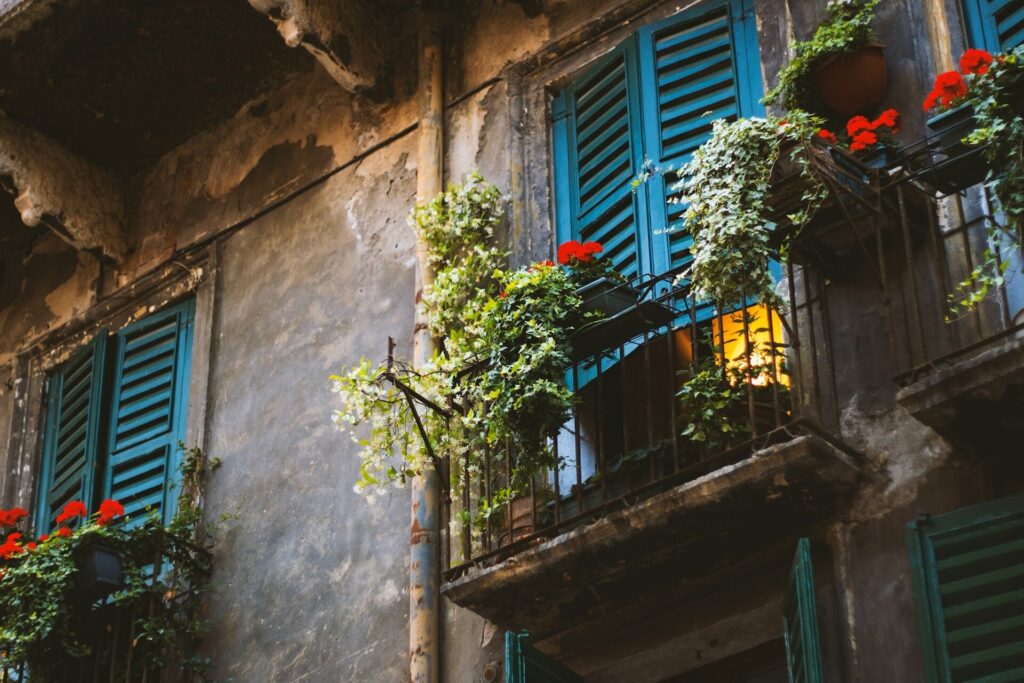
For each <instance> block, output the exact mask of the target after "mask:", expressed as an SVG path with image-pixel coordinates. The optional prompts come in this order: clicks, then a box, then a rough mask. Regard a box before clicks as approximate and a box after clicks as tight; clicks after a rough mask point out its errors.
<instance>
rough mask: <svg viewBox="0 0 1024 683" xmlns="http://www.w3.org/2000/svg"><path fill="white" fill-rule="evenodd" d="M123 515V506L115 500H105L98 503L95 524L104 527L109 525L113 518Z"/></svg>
mask: <svg viewBox="0 0 1024 683" xmlns="http://www.w3.org/2000/svg"><path fill="white" fill-rule="evenodd" d="M123 514H124V505H121V504H120V503H119V502H117V501H116V500H111V499H109V498H108V499H107V500H105V501H103V502H102V503H100V509H99V512H97V513H96V523H97V524H99V525H100V526H106V525H108V524H110V523H111V522H112V521H113V520H114V518H115V517H120V516H121V515H123Z"/></svg>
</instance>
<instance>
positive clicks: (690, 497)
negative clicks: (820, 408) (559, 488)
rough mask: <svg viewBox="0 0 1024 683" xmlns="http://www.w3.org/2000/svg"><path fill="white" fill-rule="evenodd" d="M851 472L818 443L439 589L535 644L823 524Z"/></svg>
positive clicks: (768, 455)
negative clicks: (526, 632) (525, 631)
mask: <svg viewBox="0 0 1024 683" xmlns="http://www.w3.org/2000/svg"><path fill="white" fill-rule="evenodd" d="M859 476H860V468H859V466H858V464H857V463H856V462H855V461H854V460H853V459H852V458H851V457H850V456H849V455H847V454H845V453H843V452H841V451H840V450H838V449H836V448H835V447H833V446H832V445H830V444H829V443H827V442H826V441H824V440H823V439H821V438H819V437H816V436H797V437H795V438H794V439H792V440H790V441H787V442H785V443H781V444H776V445H774V446H771V447H769V448H766V449H764V450H761V451H757V452H755V453H754V454H752V455H751V456H750V457H748V458H747V459H745V460H742V461H740V462H738V463H736V464H734V465H730V466H727V467H723V468H721V469H719V470H716V471H714V472H712V473H710V474H708V475H706V476H704V477H701V478H699V479H696V480H693V481H690V482H687V483H685V484H681V485H679V486H677V487H675V488H673V489H670V490H668V491H665V492H662V493H660V494H658V495H656V496H653V497H651V498H647V499H645V500H642V501H640V502H638V503H636V504H635V505H633V506H632V507H629V508H626V509H623V510H619V511H617V512H614V513H611V514H609V515H607V516H605V517H602V518H601V519H599V520H597V521H595V522H593V523H591V524H588V525H586V526H583V527H579V528H576V529H573V530H571V531H569V532H567V533H564V534H562V535H560V536H558V537H556V538H553V539H551V540H546V541H543V542H539V543H538V544H537V545H534V546H532V547H529V548H527V549H525V550H523V551H521V552H519V553H517V554H515V555H513V556H512V557H509V558H508V559H506V560H504V561H502V562H500V563H498V564H495V565H492V566H486V567H483V566H481V567H473V568H471V569H469V570H468V572H467V573H466V574H464V575H463V576H461V577H459V578H457V579H454V580H452V581H450V582H448V583H446V584H444V586H443V587H442V592H443V593H444V594H445V595H446V596H447V597H448V598H449V599H450V600H451V601H453V602H454V603H456V604H458V605H461V606H463V607H466V608H468V609H470V610H472V611H474V612H476V613H478V614H480V615H482V616H484V617H486V618H487V619H489V620H490V621H492V622H494V623H496V624H498V625H499V626H503V627H506V628H516V629H520V628H526V629H529V630H530V631H531V633H533V634H534V635H535V636H537V637H544V636H547V635H550V634H553V633H557V632H559V631H563V630H565V629H568V628H573V627H575V626H578V625H579V624H581V623H586V622H587V621H589V620H592V619H595V618H599V617H600V615H601V614H606V613H609V612H612V611H616V610H620V609H621V608H623V607H626V606H629V605H632V604H636V603H637V601H641V600H648V599H650V598H651V597H652V596H654V597H657V596H658V594H666V593H678V589H679V587H680V586H681V585H683V584H686V583H688V582H691V581H696V580H699V579H702V578H704V577H707V576H709V575H711V574H713V573H714V572H716V571H719V570H722V569H724V568H726V567H729V566H731V565H734V564H736V563H737V562H739V561H741V560H743V559H744V558H745V557H748V556H750V555H752V554H755V553H757V552H760V551H762V550H765V549H768V548H770V547H771V546H772V545H773V544H775V543H778V542H779V541H780V540H781V539H784V538H787V537H793V536H795V535H798V534H802V533H806V532H807V531H808V530H809V529H810V528H812V527H813V526H815V525H816V524H818V523H820V522H822V521H826V520H828V519H830V518H831V517H832V516H833V515H834V514H835V512H836V509H837V507H838V505H839V501H840V500H841V499H842V497H843V495H844V494H846V493H847V492H849V491H850V490H851V489H852V488H853V487H854V486H855V485H856V483H857V481H858V478H859Z"/></svg>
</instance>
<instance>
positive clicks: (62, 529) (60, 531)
mask: <svg viewBox="0 0 1024 683" xmlns="http://www.w3.org/2000/svg"><path fill="white" fill-rule="evenodd" d="M53 533H54V534H56V535H57V536H60V537H61V538H67V537H68V536H70V535H71V529H69V528H67V527H66V526H62V527H60V528H59V529H57V530H56V531H54V532H53Z"/></svg>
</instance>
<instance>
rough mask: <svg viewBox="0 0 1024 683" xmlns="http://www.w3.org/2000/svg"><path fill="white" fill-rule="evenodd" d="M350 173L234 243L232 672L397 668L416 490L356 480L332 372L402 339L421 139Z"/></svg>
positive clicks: (223, 339) (355, 675)
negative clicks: (335, 416) (385, 490)
mask: <svg viewBox="0 0 1024 683" xmlns="http://www.w3.org/2000/svg"><path fill="white" fill-rule="evenodd" d="M413 142H414V141H412V140H409V139H407V140H405V141H403V142H401V143H398V144H396V145H394V146H393V147H391V148H389V149H388V150H387V152H386V153H382V154H380V155H377V156H374V157H371V158H369V159H368V160H366V161H365V162H363V163H361V164H359V165H358V166H356V167H353V168H352V169H350V170H347V171H345V172H343V173H340V174H338V175H337V176H335V177H334V178H332V179H331V180H330V181H328V182H327V183H325V184H324V185H322V186H320V187H318V188H317V189H315V190H313V191H311V192H309V193H307V194H306V195H304V196H303V197H302V198H301V199H299V200H296V201H294V202H292V203H289V204H288V205H287V206H285V207H283V208H282V209H280V210H278V211H276V212H274V213H273V214H272V215H270V216H267V217H266V218H264V219H261V220H259V221H257V222H256V223H254V224H253V225H252V226H251V227H250V228H248V229H246V230H245V231H243V232H241V233H238V234H237V235H235V236H232V237H231V238H229V239H228V240H227V241H225V243H224V245H223V250H222V265H221V267H222V272H221V281H220V285H221V287H222V290H221V291H222V296H221V297H220V299H219V314H218V318H219V321H218V323H217V325H216V327H215V329H214V344H215V352H214V370H213V374H212V378H211V387H212V400H211V403H210V404H209V405H208V410H209V411H210V412H211V414H212V416H213V417H212V424H211V430H210V433H209V441H208V450H209V452H210V453H211V454H214V455H216V456H218V457H221V458H223V466H222V468H221V469H220V470H219V471H218V472H217V474H216V476H215V477H214V479H213V486H212V487H211V490H210V492H209V497H208V501H209V503H208V513H209V515H210V517H211V519H216V517H217V516H218V515H220V514H222V513H237V514H238V515H239V517H238V519H237V520H235V521H232V522H229V523H227V525H226V527H225V528H226V531H225V534H224V537H223V541H222V543H221V545H220V547H219V548H218V554H217V557H218V563H217V567H216V573H215V576H214V581H215V583H216V585H217V590H218V597H216V598H215V599H214V600H212V603H211V612H210V614H211V617H212V621H213V624H212V634H213V635H212V637H211V638H210V639H209V640H208V641H207V644H206V646H207V649H208V650H209V652H210V654H211V656H213V657H214V659H215V661H216V666H217V671H218V677H231V678H233V679H234V680H238V681H258V680H268V681H269V680H310V681H321V680H322V681H327V680H343V681H364V680H365V681H370V680H380V681H384V680H400V679H401V678H402V676H403V673H402V672H403V669H404V667H405V665H406V656H405V643H406V638H407V636H406V627H405V624H406V618H407V609H408V594H407V587H406V586H407V571H406V566H405V558H406V556H407V554H408V541H407V538H406V533H405V530H406V528H407V526H408V517H409V498H408V494H407V493H405V492H403V491H396V492H394V493H393V494H391V495H390V496H386V497H385V498H384V499H381V500H377V501H376V502H375V503H374V504H373V505H368V504H367V503H366V502H365V500H363V499H362V498H361V496H359V495H358V494H356V493H355V492H353V490H352V483H353V482H354V481H356V480H357V479H358V470H357V465H358V462H357V460H356V458H354V457H353V451H354V449H355V446H354V444H352V443H351V442H350V441H349V439H348V437H347V436H345V435H341V434H339V433H338V432H337V431H336V430H335V429H334V427H333V425H332V424H331V422H330V412H331V409H332V406H333V403H334V401H333V398H334V396H333V394H332V393H331V392H330V384H329V382H328V381H327V376H328V375H329V374H330V373H332V372H336V371H338V370H340V369H341V368H342V367H343V366H346V365H351V364H354V363H357V362H358V361H359V358H360V357H362V356H366V357H378V356H380V355H381V354H382V353H383V352H385V350H386V342H387V339H386V335H388V334H393V335H395V336H396V338H397V339H398V340H399V341H400V347H399V348H400V351H404V352H405V353H408V351H409V343H410V335H411V331H412V317H413V301H412V297H411V296H409V293H410V292H412V291H413V279H414V272H415V268H414V265H415V261H414V257H413V244H414V241H413V236H412V234H411V232H410V231H408V230H406V229H405V212H406V207H407V206H409V204H410V202H411V201H412V199H413V195H414V192H415V170H414V168H413V167H412V165H411V160H412V158H413V157H412V155H413V153H414V151H415V145H414V144H413Z"/></svg>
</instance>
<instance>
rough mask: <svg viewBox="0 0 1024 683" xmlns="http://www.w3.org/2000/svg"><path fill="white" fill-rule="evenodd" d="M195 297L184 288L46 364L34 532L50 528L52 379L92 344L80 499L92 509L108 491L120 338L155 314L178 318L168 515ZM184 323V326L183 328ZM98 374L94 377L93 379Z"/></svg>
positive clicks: (186, 406)
mask: <svg viewBox="0 0 1024 683" xmlns="http://www.w3.org/2000/svg"><path fill="white" fill-rule="evenodd" d="M199 305H200V299H199V297H198V296H196V295H195V293H193V292H188V293H187V294H186V295H185V296H183V297H180V298H178V299H176V300H174V301H173V302H171V303H169V304H168V305H166V306H163V307H162V308H160V309H158V310H149V311H148V312H147V314H146V315H144V316H142V317H140V318H139V319H137V320H134V321H131V322H128V323H127V324H125V325H123V326H122V327H121V328H120V329H118V330H117V331H116V332H113V333H111V332H108V329H107V328H105V327H104V328H100V329H99V330H98V331H97V332H96V333H95V335H94V336H92V337H90V338H89V339H88V341H87V342H86V343H85V344H80V345H79V346H78V348H76V349H75V350H74V351H72V353H71V355H70V357H69V358H68V359H67V360H64V361H63V362H61V363H60V364H58V365H56V366H55V367H52V368H50V370H49V372H48V375H47V376H46V377H45V381H44V382H43V386H44V387H45V388H44V391H45V395H44V397H43V400H42V408H43V415H42V417H41V434H40V439H39V441H40V448H39V460H38V463H39V464H38V468H37V472H38V475H37V476H36V477H35V483H34V485H33V486H32V489H31V490H32V505H31V509H32V510H33V521H34V525H35V527H36V531H38V532H43V531H47V532H48V531H50V530H51V522H50V520H49V519H48V517H49V515H48V514H47V508H48V507H49V495H50V492H49V487H50V484H51V482H50V479H51V477H52V470H53V469H54V466H55V465H54V462H53V458H54V457H55V455H56V453H55V452H54V451H53V448H54V441H53V440H54V433H53V431H54V429H56V428H57V425H58V424H59V417H58V418H57V419H56V420H54V418H53V416H54V410H53V406H54V403H55V401H56V400H57V396H55V394H54V390H55V389H56V388H57V387H58V385H59V383H58V382H55V381H54V380H56V379H57V378H58V377H60V376H61V373H63V371H64V368H66V367H67V365H68V363H70V362H71V361H72V360H74V359H75V358H76V356H77V354H80V353H83V352H85V350H86V349H87V348H89V346H93V347H94V349H93V351H92V352H93V353H94V360H93V370H92V371H91V372H92V373H93V375H94V379H93V383H94V387H93V392H92V400H93V401H95V402H96V409H95V410H94V411H93V414H91V415H90V416H89V418H88V419H89V422H90V427H89V429H88V436H87V441H86V444H85V446H86V451H87V453H88V454H89V455H87V457H86V463H85V472H84V473H83V477H84V480H85V481H84V483H83V485H82V486H83V487H84V492H83V500H84V502H85V503H86V505H87V507H88V508H89V509H90V510H92V509H93V508H94V507H95V505H96V503H97V502H98V499H99V497H109V496H110V491H111V475H110V473H111V462H110V458H111V452H112V450H111V449H112V448H113V433H112V430H113V425H114V421H115V418H116V415H115V409H116V408H117V406H118V392H119V390H120V387H118V386H117V384H118V382H119V380H120V377H121V368H120V367H119V366H120V362H121V358H120V355H121V353H120V352H121V349H122V347H123V344H124V337H125V335H126V334H127V333H129V332H131V331H132V330H133V329H136V328H139V327H140V326H144V325H146V324H147V323H151V322H152V321H153V320H154V319H159V318H161V317H163V318H169V317H171V316H175V317H177V318H179V322H178V323H177V324H178V326H179V329H178V330H177V331H176V333H175V334H176V337H175V344H176V345H178V346H179V348H178V349H177V350H176V351H175V355H174V361H173V368H174V384H173V387H172V390H171V399H172V400H171V405H172V411H173V412H172V415H171V418H172V424H170V425H169V426H168V429H167V435H168V437H167V438H170V439H171V442H172V443H170V444H169V445H168V449H169V455H168V462H167V465H166V468H165V470H164V488H165V494H164V499H163V502H162V508H161V512H162V515H163V518H164V521H165V522H167V521H169V519H170V518H171V516H173V514H174V511H175V508H176V503H177V495H176V492H177V491H178V490H179V488H180V475H179V473H178V471H177V469H178V468H177V463H178V462H179V461H180V454H179V453H178V449H177V445H176V444H177V442H178V441H185V440H186V439H187V436H188V425H189V424H190V420H189V413H190V412H191V405H190V403H191V401H190V392H191V386H190V385H191V383H192V379H193V376H194V374H195V368H194V367H193V365H194V361H193V356H194V349H195V342H196V337H197V335H196V330H195V327H196V320H197V309H198V308H199ZM183 327H184V329H183ZM97 379H98V381H97Z"/></svg>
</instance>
